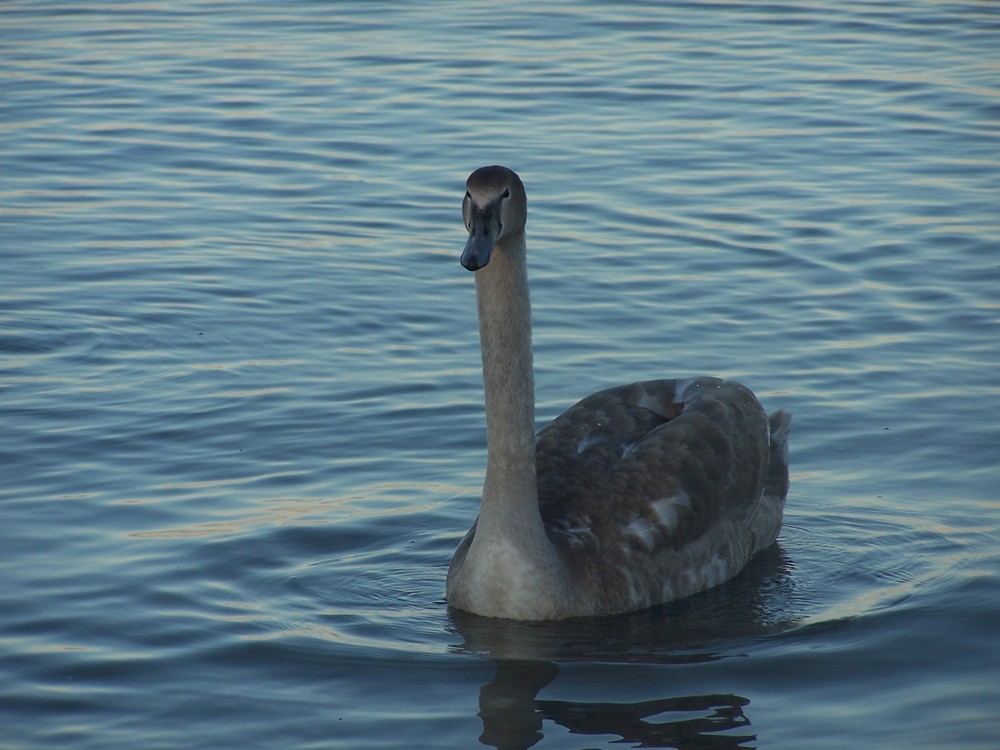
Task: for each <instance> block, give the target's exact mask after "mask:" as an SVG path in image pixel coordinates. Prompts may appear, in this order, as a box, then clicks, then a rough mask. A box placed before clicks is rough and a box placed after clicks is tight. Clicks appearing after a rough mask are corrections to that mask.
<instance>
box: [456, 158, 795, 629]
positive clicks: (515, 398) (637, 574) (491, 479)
mask: <svg viewBox="0 0 1000 750" xmlns="http://www.w3.org/2000/svg"><path fill="white" fill-rule="evenodd" d="M462 215H463V218H464V220H465V227H466V229H467V230H468V232H469V237H468V241H467V242H466V244H465V249H464V251H463V252H462V257H461V262H462V265H463V266H465V268H467V269H468V270H470V271H474V272H475V286H476V303H477V308H478V313H479V337H480V345H481V348H482V359H483V385H484V392H485V402H486V429H487V453H488V457H487V466H486V478H485V482H484V485H483V493H482V501H481V505H480V509H479V516H478V518H477V519H476V521H475V522H474V524H473V526H472V528H471V529H470V530H469V532H468V533H467V534H466V535H465V537H464V538H463V539H462V541H461V543H460V544H459V546H458V548H457V550H456V551H455V553H454V556H453V558H452V560H451V564H450V566H449V568H448V577H447V583H446V590H445V593H446V597H447V600H448V603H449V605H451V606H452V607H455V608H457V609H460V610H464V611H467V612H472V613H474V614H478V615H484V616H489V617H501V618H510V619H515V620H557V619H564V618H569V617H576V616H588V615H609V614H615V613H621V612H627V611H631V610H637V609H643V608H646V607H650V606H653V605H655V604H660V603H663V602H667V601H670V600H672V599H678V598H681V597H684V596H688V595H690V594H694V593H696V592H698V591H702V590H704V589H707V588H710V587H712V586H716V585H718V584H720V583H722V582H723V581H726V580H727V579H729V578H731V577H732V576H734V575H736V573H738V572H739V571H740V570H741V569H742V568H743V566H744V565H745V564H746V562H747V561H748V560H749V559H750V557H751V556H752V555H753V554H754V553H755V552H757V551H758V550H761V549H764V548H766V547H768V546H770V545H771V544H772V543H773V542H774V541H775V539H776V538H777V536H778V531H779V530H780V528H781V517H782V513H783V511H784V505H785V496H786V494H787V491H788V442H787V441H788V432H789V427H790V424H791V416H790V415H789V414H788V413H787V412H785V411H782V410H778V411H776V412H774V413H773V414H772V415H771V416H770V417H768V416H767V414H766V413H765V412H764V410H763V408H762V407H761V405H760V402H759V401H758V400H757V398H756V396H754V394H753V393H752V392H751V391H750V390H749V389H748V388H746V387H745V386H743V385H741V384H739V383H736V382H732V381H726V380H721V379H718V378H710V377H698V378H693V379H688V380H649V381H643V382H637V383H632V384H629V385H623V386H619V387H615V388H609V389H607V390H602V391H598V392H597V393H594V394H592V395H590V396H588V397H586V398H585V399H583V400H582V401H580V402H579V403H577V404H576V405H574V406H572V407H570V408H569V409H568V410H567V411H566V412H564V413H563V414H562V415H560V416H558V417H556V419H554V420H553V421H552V422H551V423H549V424H548V425H547V426H545V427H544V428H542V429H541V430H540V431H539V432H538V433H537V435H536V433H535V394H534V376H533V372H532V354H531V303H530V300H529V294H528V275H527V265H526V261H525V253H526V246H525V236H524V227H525V220H526V217H527V198H526V195H525V191H524V185H523V183H522V182H521V179H520V177H518V175H517V174H516V173H515V172H513V171H512V170H510V169H508V168H506V167H501V166H488V167H482V168H480V169H477V170H476V171H475V172H473V173H472V174H471V175H470V176H469V179H468V181H467V182H466V193H465V199H464V201H463V203H462Z"/></svg>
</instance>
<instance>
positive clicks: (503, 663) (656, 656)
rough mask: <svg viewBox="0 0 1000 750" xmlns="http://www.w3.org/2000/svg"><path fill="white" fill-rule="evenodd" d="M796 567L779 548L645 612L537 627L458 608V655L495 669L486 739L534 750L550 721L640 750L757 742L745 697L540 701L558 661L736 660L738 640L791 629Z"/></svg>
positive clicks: (484, 692) (485, 691)
mask: <svg viewBox="0 0 1000 750" xmlns="http://www.w3.org/2000/svg"><path fill="white" fill-rule="evenodd" d="M790 570H791V563H790V561H789V560H788V559H787V558H786V557H785V556H784V555H783V554H782V552H781V549H780V547H779V546H777V545H775V546H774V547H772V548H771V549H770V550H767V551H765V552H763V553H761V554H760V555H758V556H757V557H756V558H754V560H753V561H751V563H750V565H748V566H747V568H746V570H744V572H743V573H741V574H740V575H739V576H738V577H737V578H735V579H733V580H732V581H730V582H729V583H727V584H724V585H723V586H720V587H718V588H715V589H713V590H711V591H707V592H705V593H703V594H700V595H697V596H694V597H691V598H689V599H685V600H682V601H680V602H673V603H671V604H668V605H665V606H663V607H658V608H655V609H650V610H646V611H643V612H634V613H631V614H626V615H619V616H615V617H595V618H580V619H574V620H567V621H563V622H547V623H531V622H515V621H511V620H497V619H491V618H483V617H477V616H476V615H470V614H467V613H463V612H458V611H452V612H451V618H452V623H453V625H454V628H455V631H456V633H458V634H459V635H461V636H462V638H463V639H464V643H463V644H462V645H461V647H460V648H461V650H466V651H474V652H476V653H478V654H482V655H484V656H487V657H489V658H490V659H492V660H493V661H494V662H495V663H496V666H497V671H496V676H495V677H494V679H493V680H492V681H491V682H489V683H488V684H486V685H484V686H483V687H482V689H481V690H480V694H479V709H480V710H479V715H480V718H481V719H482V722H483V733H482V736H481V737H480V741H481V742H482V743H483V744H484V745H488V746H491V747H495V748H527V747H531V746H532V745H534V744H536V743H537V742H538V741H539V740H541V739H542V737H543V727H544V722H546V721H549V722H552V723H554V724H557V725H559V726H562V727H565V728H566V729H568V730H569V731H570V732H572V733H574V734H582V735H589V736H598V735H612V736H616V737H619V738H621V740H622V741H624V742H626V743H634V744H637V745H639V746H641V747H651V748H698V749H699V750H701V749H703V748H734V747H742V746H745V743H748V742H753V741H754V740H755V739H756V734H755V733H754V732H751V731H750V720H749V718H748V717H747V714H746V713H745V709H746V707H747V706H748V705H749V703H750V700H749V698H745V697H742V696H739V695H729V694H713V695H680V696H679V695H672V696H664V697H661V698H654V699H651V700H643V701H638V702H620V703H609V702H606V701H600V702H591V701H579V700H577V701H570V700H544V699H539V698H538V694H539V692H540V691H541V690H542V688H544V687H545V686H546V685H549V684H551V683H553V682H554V681H555V680H556V677H557V676H558V675H559V671H560V668H559V666H557V663H558V662H565V663H580V662H586V663H591V664H596V665H597V666H598V668H600V664H601V663H605V664H612V663H617V664H622V663H625V664H647V663H655V664H661V665H663V664H678V665H680V664H692V663H699V662H700V663H707V662H711V661H715V660H717V659H721V658H724V657H726V656H730V655H732V654H733V653H738V651H734V650H733V643H734V641H737V642H740V641H742V642H745V641H746V639H748V638H754V637H759V636H762V635H767V634H769V633H775V632H778V631H781V630H785V629H787V628H789V627H792V626H793V625H795V624H796V623H795V621H793V620H790V619H789V616H788V613H789V612H791V611H793V609H794V608H793V607H791V606H790V601H791V591H792V579H791V576H790ZM737 648H738V647H737ZM604 687H606V685H604ZM597 692H598V694H602V695H606V692H601V691H597ZM720 733H721V734H720Z"/></svg>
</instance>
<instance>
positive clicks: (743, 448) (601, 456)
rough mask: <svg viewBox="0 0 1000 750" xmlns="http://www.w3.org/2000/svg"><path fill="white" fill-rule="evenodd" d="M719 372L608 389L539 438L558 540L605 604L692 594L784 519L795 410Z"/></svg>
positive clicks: (542, 481) (734, 566)
mask: <svg viewBox="0 0 1000 750" xmlns="http://www.w3.org/2000/svg"><path fill="white" fill-rule="evenodd" d="M772 421H773V423H774V425H775V429H774V430H773V438H774V441H775V442H774V445H772V430H771V423H769V420H768V417H767V415H766V414H765V413H764V410H763V408H762V407H761V405H760V403H759V402H758V400H757V398H756V397H755V396H754V395H753V393H752V392H751V391H750V390H749V389H747V388H746V387H744V386H742V385H740V384H739V383H735V382H730V381H724V380H719V379H716V378H698V379H695V380H690V381H677V380H654V381H646V382H641V383H633V384H631V385H626V386H621V387H618V388H611V389H608V390H604V391H599V392H598V393H595V394H593V395H591V396H588V397H587V398H585V399H584V400H582V401H580V402H579V403H577V404H576V405H574V406H573V407H571V408H570V409H568V410H567V411H566V412H565V413H563V414H562V415H561V416H559V417H557V418H556V419H555V420H554V421H553V422H551V423H550V424H549V425H548V426H546V427H545V428H544V429H543V430H542V431H541V432H540V433H539V435H538V439H537V443H536V453H537V472H538V496H539V507H540V510H541V514H542V519H543V522H544V524H545V527H546V532H547V534H548V535H549V538H550V540H551V541H552V543H553V544H554V545H555V546H556V547H557V549H558V550H559V553H560V556H561V557H562V559H563V561H564V563H565V564H566V567H567V569H568V571H569V572H570V574H571V575H572V577H573V579H574V582H575V586H576V594H577V595H578V596H579V597H580V601H581V603H582V602H584V601H589V602H590V603H591V604H590V605H589V607H588V608H590V609H592V611H593V612H594V613H609V612H617V611H625V610H631V609H636V608H639V607H645V606H649V605H652V604H656V603H659V602H664V601H669V600H671V599H675V598H679V597H682V596H687V595H689V594H692V593H695V592H696V591H701V590H703V589H706V588H709V587H711V586H715V585H717V584H719V583H721V582H723V581H725V580H726V579H728V578H730V577H731V576H732V575H735V573H736V572H738V571H739V570H740V569H741V568H742V567H743V566H744V565H745V563H746V561H747V560H748V559H749V557H750V556H751V555H753V554H754V552H756V551H758V550H759V549H762V548H764V547H766V546H768V545H770V544H771V543H772V542H773V541H774V540H775V538H776V537H777V534H778V530H779V529H780V527H781V515H782V510H783V507H784V498H785V494H786V492H787V487H788V462H787V449H786V448H785V441H786V440H787V435H788V416H787V414H786V413H785V412H776V413H775V415H774V417H772Z"/></svg>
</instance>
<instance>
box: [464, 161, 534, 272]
mask: <svg viewBox="0 0 1000 750" xmlns="http://www.w3.org/2000/svg"><path fill="white" fill-rule="evenodd" d="M527 216H528V199H527V197H526V196H525V194H524V184H523V183H522V182H521V178H520V177H518V176H517V174H516V173H515V172H513V171H512V170H510V169H507V167H497V166H493V167H480V168H479V169H477V170H476V171H475V172H473V173H472V174H470V175H469V179H468V180H466V181H465V200H464V201H463V202H462V217H463V218H464V219H465V228H466V229H468V230H469V239H468V241H467V242H466V243H465V250H464V251H463V252H462V265H463V266H465V267H466V268H468V269H469V270H470V271H478V270H479V269H480V268H482V267H483V266H485V265H486V264H487V263H489V262H490V256H491V255H492V254H493V248H494V247H496V244H497V243H498V242H499V241H500V240H502V239H503V238H504V237H508V236H512V235H516V234H517V233H518V232H523V231H524V221H525V219H526V218H527Z"/></svg>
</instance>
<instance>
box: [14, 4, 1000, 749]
mask: <svg viewBox="0 0 1000 750" xmlns="http://www.w3.org/2000/svg"><path fill="white" fill-rule="evenodd" d="M998 39H1000V9H998V7H997V6H996V4H994V3H992V2H967V3H939V2H921V1H920V0H907V1H905V2H892V3H868V2H846V3H818V2H814V3H796V4H788V5H784V4H780V3H779V4H768V5H760V4H755V3H742V2H732V3H724V4H722V3H712V2H687V3H669V4H668V3H663V4H660V3H653V4H638V3H574V2H567V3H505V4H503V5H496V4H492V5H485V6H484V5H480V4H474V3H463V2H445V3H433V4H430V3H428V4H420V5H419V7H418V4H413V5H412V6H411V5H406V4H390V3H386V4H376V3H353V4H352V3H305V2H292V3H282V4H280V5H278V4H272V3H262V2H239V3H236V2H211V3H195V2H174V3H171V4H160V5H157V4H146V3H131V2H120V3H115V4H100V5H92V4H85V3H72V2H63V3H56V2H8V3H4V4H3V5H0V63H2V66H3V75H2V77H0V285H2V286H0V373H2V374H0V420H2V430H0V467H2V468H0V502H2V513H3V524H2V525H0V550H2V551H0V566H2V571H0V577H2V578H0V579H2V581H3V587H2V595H0V747H2V748H42V747H55V746H59V747H73V748H107V747H143V748H176V747H205V748H209V747H210V748H219V747H248V746H252V747H282V748H309V747H335V748H412V747H455V748H465V747H477V746H481V745H486V746H497V747H528V746H530V745H532V743H535V746H536V747H539V748H547V749H551V748H595V747H622V746H624V747H640V746H642V747H685V748H693V747H697V748H717V747H718V748H721V747H769V748H775V747H777V748H801V747H810V748H827V747H829V748H842V747H865V748H898V747H908V746H919V747H949V748H952V747H954V748H993V747H996V743H997V738H998V737H1000V709H998V705H1000V701H998V698H1000V690H998V688H997V665H998V664H1000V646H998V643H1000V638H998V636H1000V545H998V541H1000V539H998V537H1000V513H998V511H1000V496H998V487H1000V469H998V465H1000V427H998V424H997V414H998V413H1000V412H998V410H1000V384H998V381H997V374H996V373H997V371H998V366H1000V348H998V346H997V342H998V341H1000V293H998V291H997V290H998V289H1000V246H998V237H1000V212H998V211H997V206H998V205H1000V201H998V199H1000V137H998V136H1000V87H998V84H1000V66H998V64H997V63H998V58H997V54H996V48H997V42H998ZM497 162H498V163H504V164H507V165H509V166H511V167H513V168H515V169H517V170H518V171H519V172H520V173H521V175H522V177H523V178H524V180H525V182H526V185H527V188H528V194H529V203H530V214H531V215H530V217H529V233H530V235H529V251H530V264H531V274H532V283H533V294H534V311H535V349H536V364H537V378H536V379H537V386H538V401H539V418H540V419H543V420H547V419H549V418H551V417H552V416H554V415H555V414H557V413H558V412H559V411H560V410H561V409H562V408H565V407H566V406H568V405H569V404H570V403H572V402H573V401H575V400H576V399H578V398H579V397H581V396H583V395H585V394H587V393H589V392H591V391H593V390H596V389H598V388H601V387H604V386H608V385H614V384H617V383H621V382H627V381H630V380H634V379H640V378H651V377H672V376H687V375H691V374H697V373H705V374H713V375H722V376H730V377H736V378H739V379H740V380H742V381H744V382H746V383H747V384H748V385H750V386H751V387H753V388H754V389H755V390H756V391H757V392H758V393H759V394H760V396H761V398H762V400H763V401H764V403H765V405H766V406H767V407H768V408H770V409H773V408H778V407H783V408H786V409H788V410H790V411H792V412H793V413H794V414H795V423H794V430H793V435H792V452H791V453H792V467H793V469H792V489H791V493H790V495H789V500H788V511H787V518H786V525H785V528H784V530H783V532H782V535H781V537H780V539H779V543H778V545H777V547H775V548H773V549H772V550H770V551H768V553H766V554H764V555H762V556H761V557H760V558H758V559H756V560H755V561H754V562H753V563H752V564H751V566H750V567H749V568H748V569H747V571H746V572H745V573H744V574H743V575H741V576H740V577H739V578H737V579H736V580H734V581H733V582H731V583H729V584H727V585H725V586H723V587H721V588H719V589H717V590H714V591H712V592H708V593H706V594H704V595H700V596H697V597H694V598H692V599H690V600H687V601H683V602H679V603H676V604H673V605H670V606H667V607H664V608H661V609H659V610H654V611H651V612H642V613H636V614H634V615H629V616H624V617H620V618H611V619H598V620H586V621H580V622H572V623H562V624H557V625H552V624H549V625H537V624H536V625H529V624H517V623H503V622H496V621H484V620H481V619H479V618H475V617H469V616H463V615H461V614H460V613H453V612H449V610H448V609H447V606H446V604H445V602H444V600H443V586H444V577H445V572H446V569H447V565H448V560H449V558H450V554H451V551H452V550H453V548H454V547H455V545H456V544H457V542H458V540H459V538H460V537H461V535H462V534H463V533H464V532H465V530H466V529H467V528H468V526H469V525H470V523H471V522H472V519H473V518H474V516H475V512H476V504H477V502H478V493H479V490H480V488H481V482H482V472H483V468H484V465H485V441H484V424H483V416H482V405H481V398H482V394H481V382H480V375H479V359H478V358H479V353H478V341H477V334H476V325H475V314H474V299H473V289H472V279H471V276H470V275H469V274H468V273H467V272H465V271H464V270H462V269H461V268H460V267H459V265H458V255H459V252H460V249H461V247H462V245H463V243H464V232H463V229H462V225H461V219H460V210H459V207H460V201H461V196H462V192H463V189H464V188H463V183H464V179H465V177H466V175H467V174H468V173H469V172H471V171H472V170H473V169H474V168H476V167H478V166H480V165H483V164H489V163H497Z"/></svg>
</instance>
